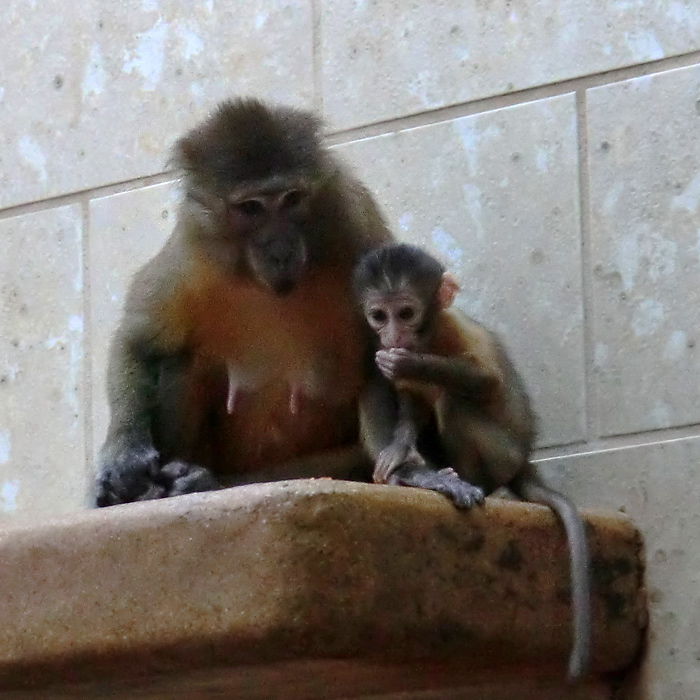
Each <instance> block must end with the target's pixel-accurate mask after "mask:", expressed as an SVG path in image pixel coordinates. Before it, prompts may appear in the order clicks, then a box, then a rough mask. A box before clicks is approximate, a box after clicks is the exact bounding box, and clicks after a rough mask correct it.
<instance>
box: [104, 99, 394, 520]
mask: <svg viewBox="0 0 700 700" xmlns="http://www.w3.org/2000/svg"><path fill="white" fill-rule="evenodd" d="M319 129H320V124H319V121H318V120H317V119H316V118H315V117H314V116H312V115H311V114H309V113H307V112H303V111H299V110H295V109H290V108H283V107H269V106H266V105H264V104H262V103H261V102H259V101H256V100H235V101H229V102H225V103H223V104H222V105H221V106H220V107H219V108H218V110H217V111H216V113H215V114H214V115H213V116H212V117H211V118H210V119H208V120H206V121H205V122H204V123H202V124H201V125H200V126H199V127H198V128H195V129H194V130H193V131H191V132H190V133H188V134H187V135H186V136H185V137H184V138H182V139H181V140H180V141H179V142H178V143H177V145H176V147H175V152H174V160H175V163H176V164H177V165H178V166H179V167H180V168H181V169H182V171H183V172H184V187H185V197H184V201H183V203H182V205H181V209H180V212H179V215H178V221H177V224H176V227H175V229H174V231H173V234H172V235H171V237H170V239H169V240H168V242H167V243H166V244H165V246H164V248H163V250H162V251H161V252H160V253H159V254H158V255H157V256H156V257H155V258H154V259H152V260H151V261H150V262H149V263H147V264H146V266H145V267H143V268H142V269H141V270H140V271H139V272H138V273H137V274H136V276H135V277H134V279H133V281H132V284H131V287H130V290H129V292H128V295H127V299H126V305H125V310H124V314H123V317H122V319H121V322H120V324H119V327H118V329H117V331H116V333H115V336H114V338H113V340H112V345H111V348H110V360H109V369H108V398H109V403H110V409H111V421H110V426H109V430H108V434H107V439H106V441H105V444H104V446H103V447H102V450H101V452H100V457H99V475H98V482H97V494H96V501H97V504H98V505H99V506H107V505H114V504H117V503H124V502H128V501H136V500H144V499H148V498H161V497H165V496H171V495H177V494H181V493H188V492H192V491H203V490H209V489H213V488H217V487H218V486H219V485H223V484H229V483H241V482H245V481H263V480H265V479H266V478H279V477H280V476H312V475H333V476H347V475H349V473H348V470H349V469H351V468H352V467H353V466H357V460H358V455H359V451H358V450H357V449H354V450H353V448H352V447H349V449H348V450H340V451H336V452H335V453H332V454H328V455H323V454H321V453H324V452H325V451H328V450H334V448H342V447H344V446H352V445H353V444H354V443H356V441H357V405H358V398H359V396H360V393H361V391H362V387H363V384H364V382H365V376H366V359H367V350H368V348H369V343H368V336H367V335H366V334H365V332H364V329H363V327H362V324H361V323H360V319H359V317H358V316H357V314H356V310H355V307H354V302H353V296H352V291H351V275H352V270H353V266H354V264H355V262H356V261H357V260H358V258H359V257H360V256H361V255H362V254H363V253H365V252H366V251H368V250H370V249H372V248H374V247H377V246H379V245H382V244H385V243H388V242H390V241H391V240H392V236H391V234H390V232H389V231H388V229H387V227H386V225H385V223H384V221H383V219H382V217H381V215H380V213H379V211H378V208H377V206H376V204H375V202H374V200H373V199H372V197H371V196H370V195H369V193H368V192H367V191H366V190H365V188H364V187H363V186H362V185H361V183H360V182H358V181H357V180H356V179H354V178H353V177H352V176H351V175H350V174H349V173H348V172H347V171H346V170H345V169H344V167H343V166H342V165H341V164H340V163H339V162H338V160H337V159H336V158H335V157H334V156H333V155H332V154H331V153H330V152H328V150H326V149H325V148H323V146H322V145H321V142H320V136H319ZM312 455H317V457H313V458H312V457H311V456H312ZM290 460H296V461H295V462H292V464H291V465H290V467H289V468H288V469H287V470H284V469H280V470H277V471H273V473H272V475H271V476H270V475H269V474H267V473H266V472H265V468H267V467H270V465H279V464H283V463H286V462H288V461H290Z"/></svg>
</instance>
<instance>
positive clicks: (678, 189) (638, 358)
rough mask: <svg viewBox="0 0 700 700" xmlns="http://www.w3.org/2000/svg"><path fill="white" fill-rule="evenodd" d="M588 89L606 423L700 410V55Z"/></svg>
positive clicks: (596, 314) (681, 418)
mask: <svg viewBox="0 0 700 700" xmlns="http://www.w3.org/2000/svg"><path fill="white" fill-rule="evenodd" d="M587 101H588V126H589V157H590V192H591V241H590V244H591V253H592V266H593V269H592V274H591V278H592V291H593V305H592V309H591V317H592V321H593V328H594V338H593V342H594V344H595V346H594V347H595V372H596V377H597V396H598V401H597V403H598V408H599V415H598V422H599V425H600V431H601V433H602V434H606V435H609V434H616V433H626V432H637V431H643V430H649V429H654V428H665V427H668V426H676V425H683V424H689V423H697V422H700V400H699V392H700V382H699V380H698V377H699V376H700V347H699V345H700V327H699V325H698V320H699V319H700V316H699V313H700V311H699V310H700V285H699V284H698V282H699V280H700V67H691V68H684V69H680V70H675V71H670V72H667V73H661V74H658V75H654V76H651V77H647V78H639V79H636V80H630V81H627V82H623V83H617V84H615V85H611V86H607V87H601V88H596V89H594V90H590V91H589V92H588V94H587Z"/></svg>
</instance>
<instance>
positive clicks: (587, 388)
mask: <svg viewBox="0 0 700 700" xmlns="http://www.w3.org/2000/svg"><path fill="white" fill-rule="evenodd" d="M576 122H577V132H578V133H577V141H578V187H579V198H578V201H579V236H580V246H581V248H580V252H581V309H582V313H583V319H582V321H583V326H582V330H583V382H584V384H583V398H584V416H585V418H584V419H585V431H586V432H585V434H586V439H587V442H591V441H592V440H595V439H596V438H598V436H599V434H600V423H599V419H598V411H597V407H598V384H597V376H596V373H595V348H594V345H593V339H594V337H595V335H594V333H593V319H594V318H595V313H594V311H595V309H594V299H593V289H592V284H591V282H592V280H591V269H592V267H591V265H592V250H591V197H590V194H591V193H590V178H589V166H590V164H589V160H588V105H587V103H586V92H585V90H579V91H578V92H577V93H576Z"/></svg>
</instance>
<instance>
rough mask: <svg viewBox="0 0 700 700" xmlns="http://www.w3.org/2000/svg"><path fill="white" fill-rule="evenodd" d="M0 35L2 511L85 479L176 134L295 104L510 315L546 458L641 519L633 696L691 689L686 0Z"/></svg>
mask: <svg viewBox="0 0 700 700" xmlns="http://www.w3.org/2000/svg"><path fill="white" fill-rule="evenodd" d="M0 33H1V34H0V35H1V36H2V41H1V42H0V66H1V67H2V70H1V71H0V519H2V520H4V521H6V522H7V523H9V524H13V523H17V522H26V521H27V520H30V521H39V520H41V519H43V518H45V517H46V516H48V515H53V514H58V513H66V512H70V511H72V510H75V509H77V508H81V507H83V505H84V503H85V496H86V493H87V490H88V481H89V479H90V474H91V469H92V461H93V455H94V452H95V450H96V449H97V448H98V447H99V444H100V442H101V440H102V438H103V435H104V432H105V427H106V409H105V399H104V386H103V383H104V382H103V374H104V368H105V357H106V344H107V339H108V338H109V336H110V333H111V329H112V326H113V324H114V321H115V319H116V317H117V315H118V313H119V308H120V303H121V300H122V298H123V293H124V289H125V283H126V281H127V280H128V277H129V275H130V274H131V272H132V271H133V270H134V269H135V268H136V267H138V265H139V264H140V263H141V262H142V261H144V260H146V259H147V258H148V257H149V256H150V255H152V254H153V253H154V252H155V251H156V250H157V249H158V247H159V246H160V245H161V243H162V242H163V240H164V239H165V237H166V236H167V235H168V233H169V231H170V229H171V227H172V224H173V221H174V216H175V209H176V206H177V194H178V193H177V187H176V185H175V184H174V183H173V182H172V179H173V175H172V174H171V173H169V172H168V170H167V159H168V148H169V146H170V144H171V143H172V141H173V140H174V139H175V138H176V137H177V136H178V135H180V134H181V133H182V132H183V130H185V129H186V128H188V127H189V126H191V125H192V124H193V123H195V122H196V121H197V119H199V118H200V117H201V116H202V115H204V114H206V113H207V111H208V110H209V109H210V108H211V107H212V106H213V105H214V104H215V103H216V102H217V101H218V100H219V99H220V98H222V97H225V96H230V95H233V94H256V95H260V96H263V97H266V98H271V99H274V100H278V101H282V102H286V103H291V104H295V105H300V106H305V107H315V108H316V109H318V110H320V111H322V113H323V115H324V117H325V118H326V121H327V124H328V134H329V142H330V143H331V144H333V145H334V146H335V147H337V148H338V149H339V151H340V152H341V153H342V154H343V156H344V157H345V158H346V159H348V160H349V161H350V162H352V163H353V164H354V166H355V167H356V169H357V171H358V172H359V173H360V174H361V176H362V177H363V178H364V179H365V180H366V181H367V183H368V184H369V185H370V186H371V188H372V189H373V190H374V191H375V192H376V194H377V196H378V198H379V200H380V202H381V203H382V205H383V206H384V208H385V210H386V213H387V215H388V218H389V219H390V221H391V223H392V225H393V226H394V228H395V229H396V231H397V232H399V234H400V235H401V236H402V237H404V238H406V239H409V240H412V241H416V242H420V243H423V244H426V245H428V246H429V247H430V248H431V249H432V250H433V251H434V252H436V253H437V254H438V255H440V256H441V257H442V258H443V259H444V260H445V262H447V263H448V264H449V265H450V267H451V268H452V269H453V270H454V271H455V272H456V273H458V274H459V276H460V277H461V280H462V283H463V287H464V291H463V294H462V295H461V297H460V304H461V306H462V307H463V308H464V309H465V310H466V311H467V312H468V313H471V314H472V315H474V316H476V317H477V318H479V319H481V320H483V321H485V322H486V323H487V324H489V325H491V326H492V327H494V328H495V329H497V330H498V331H499V332H500V333H501V334H502V336H503V337H504V339H505V340H506V342H507V344H508V346H509V348H510V349H511V351H512V354H513V356H514V358H515V360H516V363H517V364H518V366H519V367H520V368H521V369H522V372H523V374H524V376H525V380H526V382H527V385H528V386H529V388H530V391H531V392H532V394H533V397H534V399H535V404H536V408H537V410H538V413H539V415H540V417H541V438H540V451H539V453H538V456H539V457H540V458H541V459H542V465H543V468H544V469H545V470H546V471H547V473H549V474H551V475H552V477H553V478H554V479H555V480H556V481H557V482H558V483H560V485H561V487H562V488H563V489H564V490H567V491H569V492H570V493H571V494H572V495H573V496H574V497H575V498H576V499H577V501H578V502H579V503H581V504H583V505H603V506H606V507H612V508H625V509H626V510H627V511H628V512H629V513H630V514H632V515H633V516H634V517H635V518H636V519H637V521H638V522H639V524H640V526H641V527H642V528H643V530H644V532H645V534H646V538H647V550H648V554H649V572H648V580H649V587H650V600H651V609H652V628H651V640H652V643H651V646H650V661H649V663H648V664H647V666H646V671H645V673H646V674H647V675H648V678H647V680H646V687H647V688H648V689H649V693H650V695H649V697H653V698H659V699H661V698H663V699H664V700H665V699H667V698H668V699H669V700H670V699H672V698H673V699H674V700H675V699H676V698H691V697H694V692H695V688H696V687H697V685H698V684H699V683H700V587H699V586H698V580H699V579H700V565H699V564H698V561H700V539H699V538H700V505H699V504H700V379H699V377H700V347H699V346H698V343H700V5H698V3H697V0H660V1H659V0H656V1H653V2H652V0H631V1H627V0H625V1H622V0H598V1H597V2H590V1H588V0H521V1H520V2H513V1H512V0H462V1H458V0H435V1H433V2H421V3H418V2H410V3H409V2H399V1H397V0H354V1H350V0H307V1H304V0H299V1H297V2H295V1H294V0H267V1H262V0H251V1H250V2H246V3H231V2H224V1H223V0H204V1H203V2H198V3H189V2H185V0H138V1H137V0H124V1H123V2H119V3H108V2H105V1H104V0H86V1H85V2H83V3H80V5H79V6H78V5H75V6H74V5H70V4H68V3H65V2H60V1H59V0H50V1H48V2H41V3H37V2H33V1H32V0H9V2H5V4H4V5H3V7H2V9H0ZM596 697H598V696H596ZM645 697H646V696H645Z"/></svg>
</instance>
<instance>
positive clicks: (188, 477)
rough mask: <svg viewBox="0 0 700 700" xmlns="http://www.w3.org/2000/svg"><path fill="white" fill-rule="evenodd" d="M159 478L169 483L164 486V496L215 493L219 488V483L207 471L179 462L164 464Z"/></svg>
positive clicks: (194, 465)
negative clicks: (204, 492)
mask: <svg viewBox="0 0 700 700" xmlns="http://www.w3.org/2000/svg"><path fill="white" fill-rule="evenodd" d="M161 478H164V480H165V481H166V482H169V483H167V484H166V490H167V493H166V496H180V495H182V494H185V493H198V492H200V491H215V490H216V489H218V488H219V482H218V481H217V480H216V478H215V477H214V475H213V474H212V473H211V472H210V471H209V470H208V469H206V468H205V467H200V466H198V465H196V464H189V463H188V462H182V461H179V460H176V461H174V462H170V463H169V464H166V465H165V466H164V467H163V469H162V470H161Z"/></svg>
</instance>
